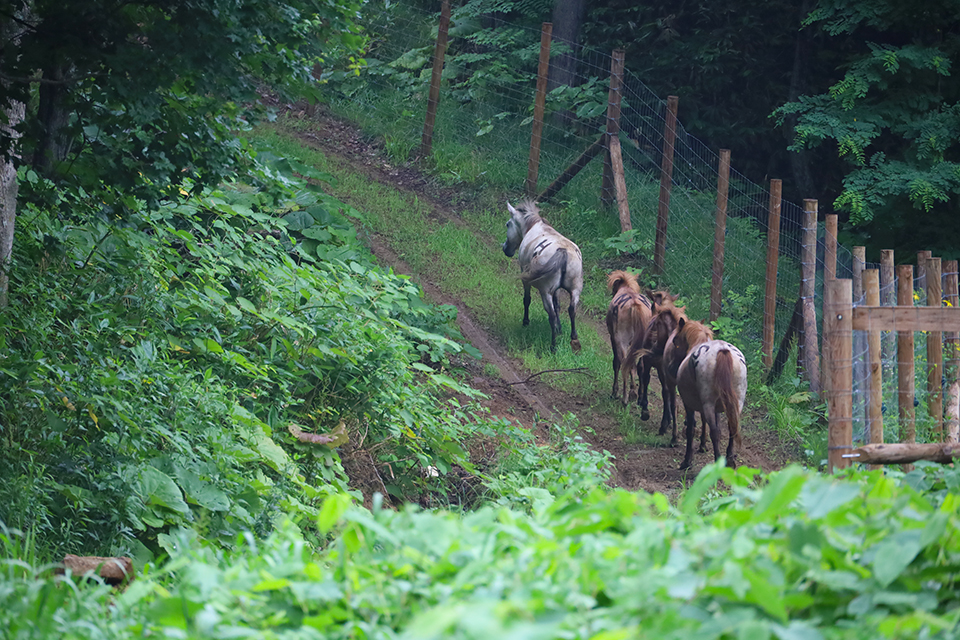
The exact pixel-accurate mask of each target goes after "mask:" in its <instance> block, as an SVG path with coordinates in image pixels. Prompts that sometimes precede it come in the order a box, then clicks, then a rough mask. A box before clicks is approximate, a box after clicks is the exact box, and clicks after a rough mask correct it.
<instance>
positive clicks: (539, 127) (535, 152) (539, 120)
mask: <svg viewBox="0 0 960 640" xmlns="http://www.w3.org/2000/svg"><path fill="white" fill-rule="evenodd" d="M552 34H553V23H550V22H544V23H543V27H541V30H540V66H539V67H538V68H537V97H536V99H535V100H534V103H533V132H532V133H531V134H530V161H529V162H528V163H527V195H528V196H529V197H531V198H532V197H534V196H536V195H537V176H538V173H539V170H540V139H541V138H542V136H543V110H544V107H545V106H546V104H547V77H548V76H549V75H550V37H551V35H552Z"/></svg>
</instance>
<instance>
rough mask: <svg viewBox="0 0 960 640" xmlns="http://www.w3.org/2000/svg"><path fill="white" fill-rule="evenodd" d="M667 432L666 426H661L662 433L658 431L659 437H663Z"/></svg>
mask: <svg viewBox="0 0 960 640" xmlns="http://www.w3.org/2000/svg"><path fill="white" fill-rule="evenodd" d="M666 432H667V428H666V427H665V426H663V425H661V426H660V431H657V435H658V436H662V435H663V434H665V433H666Z"/></svg>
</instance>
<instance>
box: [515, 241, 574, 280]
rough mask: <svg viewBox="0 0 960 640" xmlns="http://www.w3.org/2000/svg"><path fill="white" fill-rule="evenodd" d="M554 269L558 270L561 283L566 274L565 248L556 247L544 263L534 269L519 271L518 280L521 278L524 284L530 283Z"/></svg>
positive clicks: (552, 271)
mask: <svg viewBox="0 0 960 640" xmlns="http://www.w3.org/2000/svg"><path fill="white" fill-rule="evenodd" d="M556 271H559V272H560V282H561V283H562V282H563V281H564V279H565V278H566V276H567V250H566V249H557V250H556V252H555V253H554V254H553V256H552V257H551V258H550V260H548V261H547V262H546V263H545V264H542V265H540V266H539V267H538V268H536V269H528V270H527V271H524V272H523V273H521V274H520V280H522V281H523V283H524V284H531V283H533V282H536V281H537V280H539V279H540V278H542V277H544V276H546V275H549V274H551V273H554V272H556Z"/></svg>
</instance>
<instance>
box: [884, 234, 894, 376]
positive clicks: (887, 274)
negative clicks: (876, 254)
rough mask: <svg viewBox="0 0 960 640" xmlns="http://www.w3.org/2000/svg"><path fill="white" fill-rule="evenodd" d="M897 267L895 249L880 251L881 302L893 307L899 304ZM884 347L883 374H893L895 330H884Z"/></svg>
mask: <svg viewBox="0 0 960 640" xmlns="http://www.w3.org/2000/svg"><path fill="white" fill-rule="evenodd" d="M895 276H896V269H895V267H894V266H893V249H883V250H882V251H881V252H880V304H882V305H883V306H885V307H892V306H894V305H896V304H897V287H896V283H895V281H894V278H895ZM881 345H882V348H883V361H884V363H888V362H889V363H891V364H884V366H883V376H884V378H888V377H890V376H892V375H893V364H892V362H893V360H894V357H895V355H896V352H897V337H896V336H895V335H894V334H893V331H884V332H883V337H882V338H881Z"/></svg>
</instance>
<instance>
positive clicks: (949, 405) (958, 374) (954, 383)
mask: <svg viewBox="0 0 960 640" xmlns="http://www.w3.org/2000/svg"><path fill="white" fill-rule="evenodd" d="M943 271H944V273H943V295H944V298H945V299H946V301H947V308H948V309H957V308H960V295H958V291H957V261H956V260H947V261H946V262H944V263H943ZM958 335H960V334H957V332H954V331H951V332H948V333H947V334H946V336H945V340H946V347H947V348H946V351H947V371H946V373H947V385H946V386H947V399H946V406H945V417H944V420H945V421H946V428H945V431H946V433H945V438H944V440H945V441H946V442H957V441H958V440H960V371H958V369H960V353H958V352H957V349H958V348H960V342H958V339H957V338H958Z"/></svg>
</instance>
